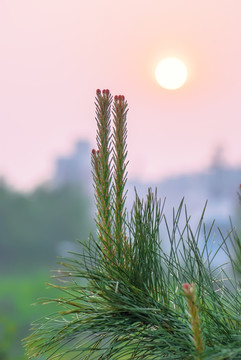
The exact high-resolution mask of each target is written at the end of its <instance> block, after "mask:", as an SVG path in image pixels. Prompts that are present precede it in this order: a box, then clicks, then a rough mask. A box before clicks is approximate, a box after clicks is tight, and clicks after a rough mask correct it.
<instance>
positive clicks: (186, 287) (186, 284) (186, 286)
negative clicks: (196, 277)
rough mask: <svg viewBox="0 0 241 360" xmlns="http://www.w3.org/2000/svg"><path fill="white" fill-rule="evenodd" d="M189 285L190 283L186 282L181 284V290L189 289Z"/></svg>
mask: <svg viewBox="0 0 241 360" xmlns="http://www.w3.org/2000/svg"><path fill="white" fill-rule="evenodd" d="M189 286H190V285H189V284H188V283H185V284H182V288H183V290H186V291H188V290H189Z"/></svg>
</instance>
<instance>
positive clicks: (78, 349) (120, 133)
mask: <svg viewBox="0 0 241 360" xmlns="http://www.w3.org/2000/svg"><path fill="white" fill-rule="evenodd" d="M127 111H128V105H127V102H126V100H125V98H124V96H123V95H118V96H115V97H114V99H113V98H112V96H111V94H110V92H109V90H103V91H101V90H97V92H96V122H97V136H96V139H97V148H96V150H95V149H93V150H92V154H91V162H92V169H93V183H94V189H95V199H96V217H95V220H96V228H97V235H96V236H93V235H90V237H89V239H88V240H86V241H84V242H83V241H82V242H80V243H81V251H80V253H72V256H71V258H70V259H65V260H64V259H63V262H62V263H61V266H62V267H61V270H60V274H61V284H60V285H56V284H54V285H52V286H54V287H56V288H58V289H59V291H60V296H59V298H57V299H50V300H49V299H47V300H44V301H43V302H44V303H48V302H56V303H57V304H58V305H59V311H58V312H57V313H56V314H52V315H49V316H47V317H46V318H44V319H41V320H40V321H39V322H36V323H35V324H33V328H32V332H31V335H30V336H29V337H28V338H27V339H26V340H25V346H26V349H27V354H28V356H29V358H31V357H36V358H37V359H39V360H40V359H41V360H43V359H59V360H60V359H63V360H70V359H77V360H88V359H89V360H92V359H96V360H97V359H99V360H127V359H135V360H139V359H147V360H152V359H153V360H154V359H169V360H172V359H173V360H174V359H176V360H184V359H185V360H189V359H190V360H191V359H205V360H218V359H219V360H227V359H230V360H239V359H241V294H240V282H239V278H238V271H237V270H239V271H241V262H239V259H240V243H241V241H240V237H239V235H238V234H237V232H236V233H235V236H233V232H232V231H231V232H230V233H228V234H227V235H223V234H222V233H221V232H219V234H218V238H219V246H218V249H216V250H215V251H214V250H212V248H211V247H210V242H211V240H212V238H213V236H214V235H215V227H214V223H213V224H212V225H211V227H207V226H206V225H205V222H204V214H205V209H204V210H203V211H202V213H201V215H200V221H199V223H198V225H197V227H195V228H193V226H192V225H191V222H190V216H189V215H188V212H187V209H186V207H185V205H184V201H183V200H182V201H181V203H180V205H179V207H178V209H177V210H176V211H175V210H173V217H172V221H171V223H170V222H169V220H168V219H167V218H166V216H165V207H164V202H161V201H160V200H159V199H158V198H157V193H156V192H155V193H153V192H152V190H151V189H149V190H148V193H147V196H146V199H145V200H142V199H140V198H139V196H138V195H137V194H136V199H135V202H134V204H133V208H132V211H131V213H130V214H129V216H127V212H126V208H125V200H126V195H127V194H126V191H125V185H126V181H127V123H126V116H127ZM112 121H113V128H111V122H112ZM216 236H217V234H216ZM163 239H165V243H166V242H167V240H168V243H169V246H168V247H167V246H164V241H163ZM232 244H233V245H234V246H233V247H232ZM235 244H236V245H235ZM237 244H238V245H237ZM231 247H232V248H231ZM221 251H223V252H225V253H226V255H227V257H228V259H229V262H228V264H224V265H223V266H221V265H219V266H216V265H215V259H216V258H217V257H218V256H219V253H220V252H221ZM56 277H57V278H58V274H57V276H56Z"/></svg>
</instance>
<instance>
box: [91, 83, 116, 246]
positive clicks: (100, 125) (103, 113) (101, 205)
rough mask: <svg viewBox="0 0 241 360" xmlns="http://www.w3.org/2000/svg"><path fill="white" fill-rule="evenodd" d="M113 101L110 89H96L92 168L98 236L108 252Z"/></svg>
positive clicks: (110, 219) (110, 215) (111, 243)
mask: <svg viewBox="0 0 241 360" xmlns="http://www.w3.org/2000/svg"><path fill="white" fill-rule="evenodd" d="M111 103H112V96H111V95H110V92H109V90H103V91H102V93H101V91H100V90H97V91H96V122H97V135H96V140H97V147H98V150H97V151H96V150H94V149H93V150H92V169H93V172H92V173H93V180H94V186H95V199H96V209H97V215H96V225H97V232H98V238H99V240H100V242H101V243H102V244H103V246H104V248H105V249H106V251H107V253H108V252H110V251H111V249H112V247H113V242H112V214H111V180H112V173H111V169H110V162H111V159H110V155H111V134H110V131H111V126H110V122H111V120H110V116H111Z"/></svg>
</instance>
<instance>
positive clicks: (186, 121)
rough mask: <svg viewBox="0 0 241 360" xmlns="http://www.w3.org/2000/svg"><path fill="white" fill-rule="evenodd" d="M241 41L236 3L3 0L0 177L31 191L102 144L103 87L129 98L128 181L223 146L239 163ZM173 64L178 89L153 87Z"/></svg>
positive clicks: (177, 167)
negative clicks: (62, 159) (171, 59)
mask: <svg viewBox="0 0 241 360" xmlns="http://www.w3.org/2000/svg"><path fill="white" fill-rule="evenodd" d="M240 44H241V1H240V0H202V1H193V0H165V1H162V0H144V1H143V0H122V1H113V0H88V1H83V0H0V122H1V131H0V150H1V151H0V175H1V176H4V177H5V178H6V179H7V180H8V181H9V182H10V183H11V184H13V185H14V186H15V187H17V188H19V189H30V188H32V187H33V186H35V185H36V184H38V183H40V182H42V181H44V180H45V179H48V178H50V177H51V175H52V173H53V169H54V167H53V166H54V165H53V164H54V163H53V162H54V159H55V158H56V157H57V156H59V155H66V154H68V153H70V152H71V151H72V148H73V146H74V143H75V141H76V140H78V139H88V140H89V141H90V142H91V144H92V146H94V145H95V120H94V112H95V109H94V96H95V90H96V89H97V88H100V89H103V88H109V89H110V90H111V92H112V94H113V95H115V94H124V95H125V96H126V98H127V99H128V102H129V107H130V111H129V116H128V130H129V132H128V144H129V159H130V165H129V175H130V177H135V176H138V177H139V178H141V179H143V180H157V179H161V178H164V177H167V176H169V175H175V174H178V173H183V172H191V171H200V170H202V169H204V168H207V167H208V166H209V164H210V162H211V159H212V156H213V153H214V151H215V148H217V147H218V146H219V145H220V144H222V145H223V148H224V155H225V160H226V162H227V163H228V164H230V165H235V166H241V120H240V115H241V68H240V67H241V45H240ZM166 56H176V57H179V58H180V59H181V60H182V61H184V62H185V64H186V66H187V68H188V74H189V77H188V81H187V83H186V85H185V86H184V87H183V88H181V89H179V90H175V91H171V90H164V89H162V88H161V87H160V86H159V85H158V84H157V82H156V80H155V76H154V71H155V66H156V65H157V63H158V62H159V61H160V60H161V59H163V58H165V57H166Z"/></svg>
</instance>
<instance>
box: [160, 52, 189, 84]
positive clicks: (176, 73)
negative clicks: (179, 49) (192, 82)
mask: <svg viewBox="0 0 241 360" xmlns="http://www.w3.org/2000/svg"><path fill="white" fill-rule="evenodd" d="M155 74H156V80H157V82H158V83H159V85H161V87H163V88H164V89H168V90H175V89H179V88H180V87H182V86H183V85H184V83H185V82H186V79H187V68H186V66H185V65H184V63H183V62H182V61H181V60H179V59H176V58H166V59H164V60H162V61H161V62H160V63H159V64H158V65H157V67H156V73H155Z"/></svg>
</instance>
